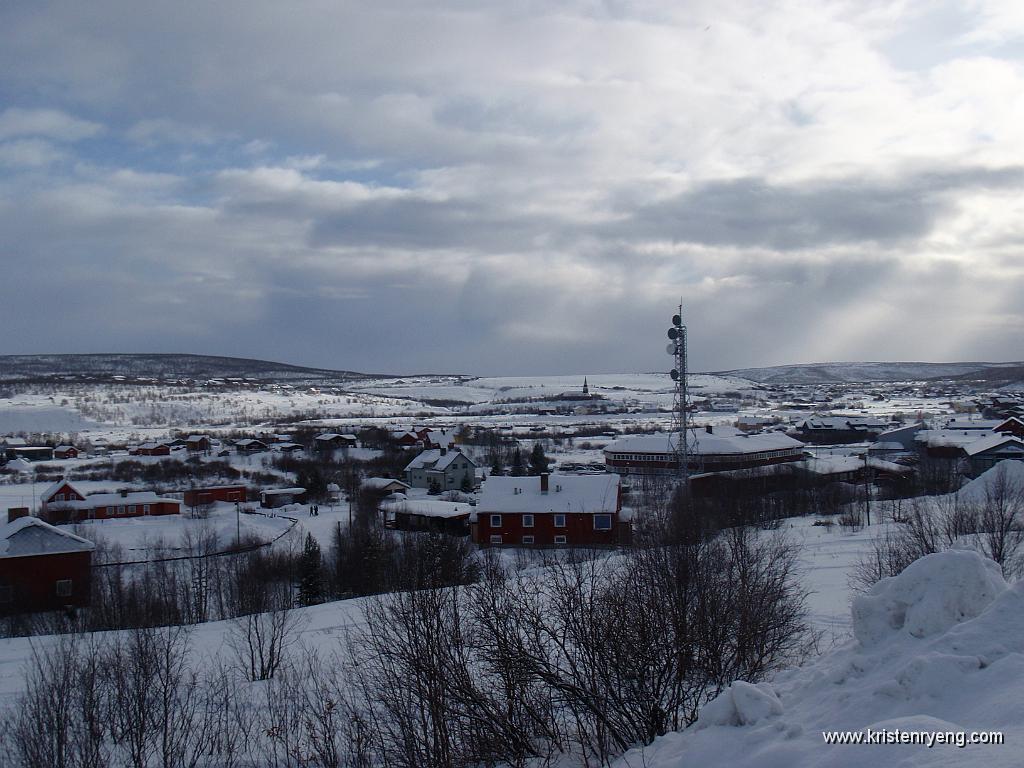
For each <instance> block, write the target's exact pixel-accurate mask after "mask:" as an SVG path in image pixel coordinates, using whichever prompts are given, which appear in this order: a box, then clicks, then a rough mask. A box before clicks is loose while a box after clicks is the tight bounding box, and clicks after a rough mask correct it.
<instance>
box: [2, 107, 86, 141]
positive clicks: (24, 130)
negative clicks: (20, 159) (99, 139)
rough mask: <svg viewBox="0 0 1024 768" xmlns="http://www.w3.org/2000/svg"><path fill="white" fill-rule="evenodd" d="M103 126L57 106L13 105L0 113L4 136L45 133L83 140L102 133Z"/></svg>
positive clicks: (50, 135) (6, 137) (49, 136)
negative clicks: (55, 107)
mask: <svg viewBox="0 0 1024 768" xmlns="http://www.w3.org/2000/svg"><path fill="white" fill-rule="evenodd" d="M102 132H103V126H102V125H100V124H99V123H94V122H91V121H89V120H82V119H80V118H77V117H73V116H71V115H69V114H67V113H66V112H62V111H60V110H57V109H21V108H19V107H10V108H8V109H5V110H4V111H3V112H0V139H9V138H12V137H15V136H44V137H46V138H50V139H54V140H55V141H80V140H81V139H88V138H92V137H94V136H98V135H99V134H100V133H102Z"/></svg>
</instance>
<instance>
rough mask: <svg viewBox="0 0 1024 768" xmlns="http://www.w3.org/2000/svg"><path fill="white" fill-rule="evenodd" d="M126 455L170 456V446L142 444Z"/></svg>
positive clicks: (164, 444)
mask: <svg viewBox="0 0 1024 768" xmlns="http://www.w3.org/2000/svg"><path fill="white" fill-rule="evenodd" d="M128 453H130V454H131V455H132V456H170V455H171V446H169V445H167V444H166V443H143V444H142V445H139V446H136V447H135V448H133V449H132V450H130V451H128Z"/></svg>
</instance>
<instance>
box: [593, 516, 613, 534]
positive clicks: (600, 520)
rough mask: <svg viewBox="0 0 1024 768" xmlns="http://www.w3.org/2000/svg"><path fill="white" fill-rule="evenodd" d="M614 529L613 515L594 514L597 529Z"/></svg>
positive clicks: (595, 528)
mask: <svg viewBox="0 0 1024 768" xmlns="http://www.w3.org/2000/svg"><path fill="white" fill-rule="evenodd" d="M611 529H612V516H611V515H594V530H595V531H610V530H611Z"/></svg>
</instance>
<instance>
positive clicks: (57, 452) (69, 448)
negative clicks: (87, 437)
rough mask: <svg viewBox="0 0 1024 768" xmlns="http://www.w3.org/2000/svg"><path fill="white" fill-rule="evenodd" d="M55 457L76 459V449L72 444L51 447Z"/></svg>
mask: <svg viewBox="0 0 1024 768" xmlns="http://www.w3.org/2000/svg"><path fill="white" fill-rule="evenodd" d="M53 458H55V459H77V458H78V449H77V448H75V446H73V445H58V446H57V447H56V448H54V449H53Z"/></svg>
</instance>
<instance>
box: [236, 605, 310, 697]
mask: <svg viewBox="0 0 1024 768" xmlns="http://www.w3.org/2000/svg"><path fill="white" fill-rule="evenodd" d="M302 623H303V617H302V615H301V614H299V613H298V612H296V611H295V610H293V609H292V607H291V606H290V605H289V604H287V603H284V602H281V603H279V604H278V605H277V606H275V607H273V608H271V609H270V610H267V611H264V612H261V613H250V614H246V615H245V616H240V617H238V618H237V619H233V620H232V621H231V622H230V624H229V629H228V637H227V644H228V647H229V648H230V649H231V650H232V652H233V653H234V655H235V658H236V659H237V661H238V664H239V667H240V669H241V670H242V671H243V673H244V674H245V675H246V676H247V677H248V678H249V679H250V680H269V679H270V678H272V677H273V676H274V673H276V672H277V670H278V669H279V668H280V667H281V664H282V662H284V660H285V658H286V656H287V654H288V652H289V650H290V649H291V648H292V646H293V645H294V644H295V642H296V641H297V640H298V632H299V630H300V628H301V626H302Z"/></svg>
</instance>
